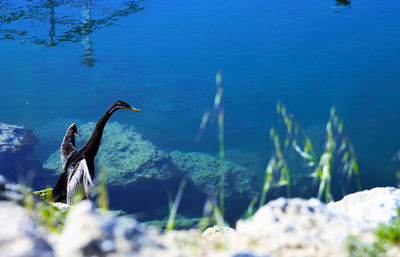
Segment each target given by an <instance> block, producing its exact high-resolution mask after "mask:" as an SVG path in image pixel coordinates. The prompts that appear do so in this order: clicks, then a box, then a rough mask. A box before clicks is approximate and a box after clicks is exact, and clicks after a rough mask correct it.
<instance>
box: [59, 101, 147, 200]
mask: <svg viewBox="0 0 400 257" xmlns="http://www.w3.org/2000/svg"><path fill="white" fill-rule="evenodd" d="M120 109H127V110H132V111H135V112H142V111H141V110H140V109H136V108H133V107H131V106H130V105H129V104H127V103H125V102H123V101H120V100H118V101H116V102H115V103H113V104H112V105H111V106H110V108H108V110H107V111H106V112H105V113H104V114H103V116H102V117H101V118H100V119H99V121H98V122H97V124H96V127H95V128H94V130H93V133H92V136H91V137H90V139H89V141H88V142H87V143H86V145H85V146H84V147H82V148H81V149H79V150H76V148H75V135H76V134H77V133H78V131H77V129H76V125H75V124H72V125H71V126H70V127H69V128H68V130H67V132H66V134H65V136H64V140H63V142H62V144H61V161H62V163H63V166H62V169H63V170H62V173H61V175H60V177H59V179H58V181H57V184H56V186H55V187H54V189H53V199H54V201H55V202H62V203H68V204H71V199H72V196H73V195H74V193H75V191H76V190H77V189H78V187H79V186H80V184H81V183H83V186H84V189H85V195H86V197H87V198H89V192H90V189H91V187H93V182H92V181H93V178H94V173H95V172H94V158H95V157H96V154H97V151H98V150H99V146H100V142H101V138H102V136H103V131H104V127H105V125H106V124H107V121H108V120H109V119H110V117H111V115H113V114H114V112H116V111H117V110H120Z"/></svg>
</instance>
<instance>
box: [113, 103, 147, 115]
mask: <svg viewBox="0 0 400 257" xmlns="http://www.w3.org/2000/svg"><path fill="white" fill-rule="evenodd" d="M119 109H126V110H131V111H135V112H143V111H142V110H140V109H138V108H133V107H132V106H130V105H129V104H128V103H126V102H124V101H121V100H118V101H115V103H113V104H112V105H111V107H110V109H109V110H110V111H109V112H110V113H113V112H115V111H116V110H119Z"/></svg>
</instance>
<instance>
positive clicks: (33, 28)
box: [0, 0, 144, 67]
mask: <svg viewBox="0 0 400 257" xmlns="http://www.w3.org/2000/svg"><path fill="white" fill-rule="evenodd" d="M141 2H142V1H140V0H139V1H114V2H112V6H109V4H105V3H104V2H102V1H91V0H79V1H76V0H75V1H71V0H70V1H64V0H62V1H57V0H37V1H0V39H11V40H16V41H19V42H20V43H21V44H24V43H31V44H35V45H43V46H46V47H53V46H58V45H62V44H65V43H79V42H80V43H81V44H82V46H83V47H84V53H83V54H82V55H81V62H82V63H83V64H85V65H86V66H88V67H92V66H93V65H94V63H95V62H96V58H95V57H94V53H93V39H92V38H91V34H92V33H93V32H94V31H96V30H97V29H99V28H104V27H108V26H112V25H114V24H115V22H116V21H118V19H119V18H120V17H124V16H128V15H131V14H133V13H136V12H138V11H140V10H143V9H144V7H141V5H140V3H141Z"/></svg>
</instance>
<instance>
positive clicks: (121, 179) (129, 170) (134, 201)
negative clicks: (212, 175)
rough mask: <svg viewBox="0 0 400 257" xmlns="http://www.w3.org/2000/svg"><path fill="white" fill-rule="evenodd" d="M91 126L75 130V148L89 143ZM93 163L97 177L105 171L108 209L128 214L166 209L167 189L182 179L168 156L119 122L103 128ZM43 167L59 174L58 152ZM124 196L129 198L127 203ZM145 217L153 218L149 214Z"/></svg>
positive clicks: (131, 128)
mask: <svg viewBox="0 0 400 257" xmlns="http://www.w3.org/2000/svg"><path fill="white" fill-rule="evenodd" d="M94 126H95V123H93V122H90V123H87V124H84V125H82V126H81V127H78V132H79V136H78V137H77V138H76V140H77V146H80V147H81V146H83V145H84V144H85V143H86V142H87V140H89V138H90V136H91V134H92V132H93V129H94ZM61 139H62V138H60V142H61ZM95 161H96V173H97V174H99V173H100V172H102V171H104V172H105V174H106V182H107V184H108V189H109V194H110V203H111V207H112V208H114V209H123V210H125V211H127V212H130V213H134V212H142V211H150V209H154V208H157V207H160V206H162V205H165V206H167V204H168V199H167V194H166V191H165V188H166V186H169V187H170V188H172V189H175V188H177V187H178V185H179V182H180V180H181V177H182V174H181V172H180V171H179V170H178V168H177V167H176V166H175V165H174V164H173V162H172V160H171V157H170V156H169V155H168V154H167V153H165V152H163V151H161V150H160V149H158V148H157V147H156V146H154V145H153V144H152V143H151V142H150V141H149V140H146V139H145V138H144V137H143V136H142V135H141V134H140V133H139V132H138V131H137V130H136V129H135V128H134V127H132V126H127V125H121V124H119V123H118V122H110V123H108V124H107V125H106V127H105V129H104V133H103V137H102V142H101V145H100V148H99V151H98V153H97V156H96V159H95ZM44 167H45V168H47V169H51V170H56V171H57V172H58V173H60V172H61V160H60V154H59V150H58V151H57V152H55V153H53V154H52V155H51V156H50V157H49V158H48V159H47V161H46V162H45V163H44ZM121 195H123V196H124V197H121ZM125 196H130V197H129V201H127V199H126V197H125ZM137 196H139V197H137ZM147 214H148V215H149V218H153V217H150V216H152V214H150V213H147Z"/></svg>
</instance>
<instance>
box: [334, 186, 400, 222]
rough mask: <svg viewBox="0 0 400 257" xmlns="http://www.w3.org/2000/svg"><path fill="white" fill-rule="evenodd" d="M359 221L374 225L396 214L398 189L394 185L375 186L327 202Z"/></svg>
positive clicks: (398, 205)
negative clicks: (335, 200)
mask: <svg viewBox="0 0 400 257" xmlns="http://www.w3.org/2000/svg"><path fill="white" fill-rule="evenodd" d="M328 207H329V208H332V209H335V210H340V211H343V212H344V213H346V214H347V215H348V216H350V217H351V218H353V219H355V220H358V221H359V222H363V223H369V224H370V225H371V226H376V225H377V224H378V223H380V222H384V223H387V222H389V221H391V220H393V219H395V218H396V216H397V209H398V208H399V207H400V190H399V189H397V188H394V187H376V188H373V189H370V190H364V191H361V192H356V193H353V194H349V195H346V196H345V197H344V198H343V199H342V200H340V201H337V202H332V203H329V204H328Z"/></svg>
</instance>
